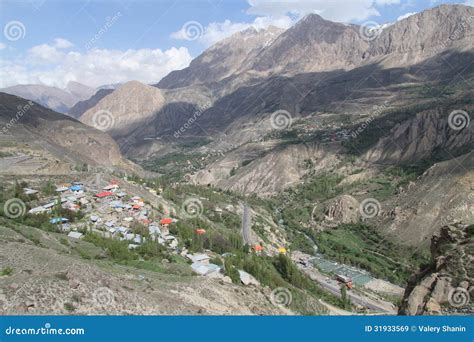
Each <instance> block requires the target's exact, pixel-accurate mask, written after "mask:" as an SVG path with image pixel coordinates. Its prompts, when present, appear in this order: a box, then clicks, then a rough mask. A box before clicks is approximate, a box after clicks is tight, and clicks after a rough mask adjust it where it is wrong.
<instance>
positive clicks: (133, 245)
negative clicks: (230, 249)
mask: <svg viewBox="0 0 474 342" xmlns="http://www.w3.org/2000/svg"><path fill="white" fill-rule="evenodd" d="M97 183H98V182H92V183H91V184H87V183H86V182H82V181H72V182H70V183H61V184H59V185H57V186H56V189H55V191H54V192H55V195H54V196H51V197H48V198H47V200H46V201H45V203H44V204H42V205H39V206H36V207H34V208H31V209H30V210H29V211H28V214H31V215H35V214H47V215H48V216H49V217H50V220H49V222H50V223H51V224H53V225H55V226H56V227H57V231H59V232H61V233H64V234H66V235H67V236H68V238H70V239H83V238H84V236H85V234H87V233H95V234H97V235H99V236H101V237H104V238H107V239H116V240H119V241H126V242H127V244H128V249H129V250H135V249H137V248H138V247H139V246H141V245H142V244H144V243H145V242H147V241H149V242H150V241H151V242H152V243H156V244H158V245H160V246H162V247H164V248H166V249H167V250H168V251H169V253H171V254H174V255H180V256H182V257H184V258H186V259H187V260H188V263H189V264H190V267H191V269H192V270H193V272H195V273H196V274H197V275H200V276H206V277H210V278H219V279H222V280H223V281H225V282H228V283H231V282H232V280H231V279H230V277H228V276H226V275H225V270H224V267H223V266H222V265H217V264H214V263H211V262H210V260H211V259H212V258H213V257H215V255H214V254H215V253H213V252H211V251H208V253H205V252H202V253H194V254H193V253H190V252H189V251H188V249H187V248H186V247H184V246H182V244H179V241H178V237H177V236H176V235H174V234H172V233H171V232H170V227H171V226H172V225H173V224H176V223H177V222H178V220H179V219H178V218H172V217H170V216H171V215H169V216H166V215H159V214H158V211H157V210H156V209H155V208H154V207H153V206H152V205H151V204H150V203H149V201H147V200H145V199H144V198H143V196H138V195H137V194H135V193H131V192H129V191H127V190H125V189H124V188H122V187H121V186H120V184H122V185H126V184H130V183H131V184H134V185H136V184H135V183H134V182H132V181H130V180H127V179H126V177H125V178H124V179H123V180H118V179H111V180H110V181H108V182H105V183H104V184H101V186H99V185H98V184H97ZM131 188H132V189H133V188H136V187H128V189H131ZM142 190H146V191H148V192H149V193H150V194H149V195H151V196H153V197H157V198H160V195H159V194H158V192H160V191H162V189H158V191H156V190H154V189H152V188H149V187H146V186H145V187H144V188H143V189H142ZM23 191H24V194H25V195H37V194H39V191H38V190H36V189H32V188H24V189H23ZM59 207H60V208H62V209H65V210H67V211H69V212H73V213H78V212H80V213H81V218H80V219H79V220H77V219H74V220H71V219H69V218H67V217H63V216H61V215H58V210H57V208H59ZM171 213H175V212H174V211H171ZM171 213H169V214H171ZM160 216H161V217H160ZM194 233H195V235H196V236H197V237H199V236H202V235H204V234H206V230H205V229H203V228H196V229H195V230H194ZM258 247H260V246H258ZM257 249H258V250H257V252H258V253H259V252H261V251H262V248H261V247H260V248H257ZM225 254H226V253H224V254H223V255H222V257H223V258H224V257H225V256H226V255H225ZM238 273H239V276H240V281H241V283H242V284H243V285H259V282H258V281H257V280H256V279H255V278H254V277H253V276H252V275H250V274H249V273H247V272H245V271H243V270H238Z"/></svg>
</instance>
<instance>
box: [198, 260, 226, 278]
mask: <svg viewBox="0 0 474 342" xmlns="http://www.w3.org/2000/svg"><path fill="white" fill-rule="evenodd" d="M191 268H192V270H193V271H194V272H196V273H197V274H200V275H210V274H215V273H219V272H220V270H221V267H220V266H217V265H214V264H208V265H205V264H202V263H200V262H193V263H192V264H191Z"/></svg>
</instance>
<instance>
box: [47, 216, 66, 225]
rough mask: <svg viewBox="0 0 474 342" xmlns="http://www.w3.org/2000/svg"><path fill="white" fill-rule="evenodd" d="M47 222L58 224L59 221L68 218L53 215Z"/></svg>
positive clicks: (64, 220) (62, 221)
mask: <svg viewBox="0 0 474 342" xmlns="http://www.w3.org/2000/svg"><path fill="white" fill-rule="evenodd" d="M49 222H50V223H52V224H59V223H66V222H69V220H68V219H67V218H65V217H54V218H52V219H51V220H49Z"/></svg>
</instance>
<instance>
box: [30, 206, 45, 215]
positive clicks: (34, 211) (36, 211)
mask: <svg viewBox="0 0 474 342" xmlns="http://www.w3.org/2000/svg"><path fill="white" fill-rule="evenodd" d="M45 211H46V209H45V208H44V207H43V206H39V207H36V208H32V209H30V210H29V211H28V214H41V213H44V212H45Z"/></svg>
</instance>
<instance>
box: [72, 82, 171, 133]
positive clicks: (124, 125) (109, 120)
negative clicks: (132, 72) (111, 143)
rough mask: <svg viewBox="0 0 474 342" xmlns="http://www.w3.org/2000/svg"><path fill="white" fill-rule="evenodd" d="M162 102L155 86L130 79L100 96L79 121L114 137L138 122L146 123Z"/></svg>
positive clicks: (162, 99) (135, 125) (136, 125)
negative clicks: (107, 93)
mask: <svg viewBox="0 0 474 342" xmlns="http://www.w3.org/2000/svg"><path fill="white" fill-rule="evenodd" d="M164 103H165V100H164V97H163V95H162V92H161V91H160V90H159V89H157V88H155V87H151V86H148V85H146V84H143V83H140V82H138V81H130V82H127V83H125V84H124V85H122V86H121V87H120V88H118V89H116V90H115V91H113V92H112V93H110V94H109V95H107V96H105V97H104V98H102V99H101V100H100V101H99V102H98V103H97V105H95V106H94V107H92V108H90V109H89V110H88V111H86V112H85V113H84V114H83V115H82V116H81V118H80V120H81V121H82V122H83V123H85V124H87V125H89V126H91V127H96V128H97V129H100V130H102V131H106V132H108V133H110V134H111V135H112V137H114V138H118V137H121V136H127V135H128V134H130V133H131V132H132V131H133V130H134V129H136V128H137V127H138V125H139V124H142V125H145V126H146V125H147V124H149V121H150V120H152V119H153V118H154V117H155V115H156V113H157V112H158V111H159V110H160V109H161V108H162V107H163V105H164Z"/></svg>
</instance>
